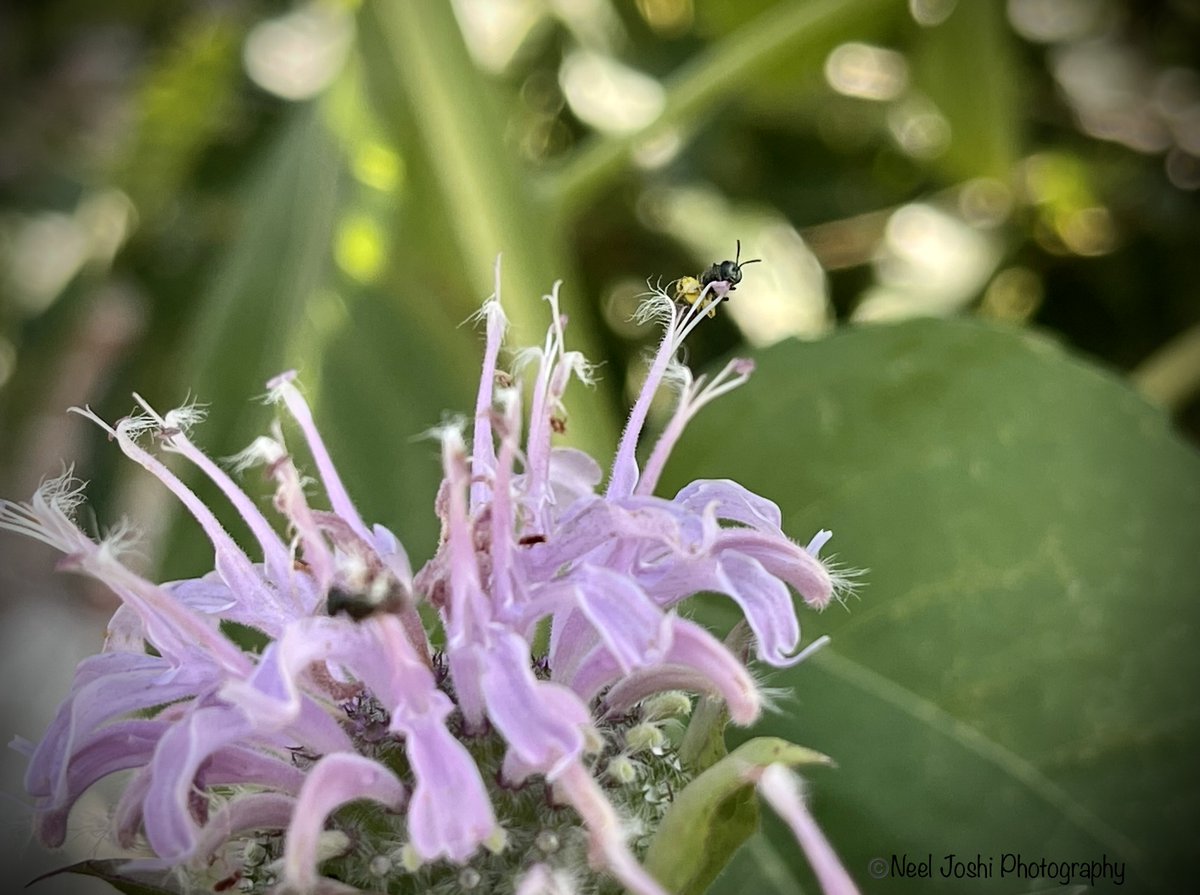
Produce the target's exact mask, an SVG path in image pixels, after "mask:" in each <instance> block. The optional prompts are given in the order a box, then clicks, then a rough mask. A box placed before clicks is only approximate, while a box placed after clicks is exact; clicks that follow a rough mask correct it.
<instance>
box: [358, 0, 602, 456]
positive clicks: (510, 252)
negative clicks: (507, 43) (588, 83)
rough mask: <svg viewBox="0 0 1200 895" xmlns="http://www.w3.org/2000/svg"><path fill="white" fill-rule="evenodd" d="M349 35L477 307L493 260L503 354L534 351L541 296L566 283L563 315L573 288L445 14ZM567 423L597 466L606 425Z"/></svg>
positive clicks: (370, 21) (592, 339)
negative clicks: (423, 181)
mask: <svg viewBox="0 0 1200 895" xmlns="http://www.w3.org/2000/svg"><path fill="white" fill-rule="evenodd" d="M359 31H360V34H361V42H362V53H363V60H364V63H365V68H366V73H367V80H368V82H369V83H370V85H371V87H372V89H373V91H374V93H375V95H377V96H378V97H380V98H381V102H380V108H379V109H378V113H379V115H380V116H381V117H382V118H384V119H388V118H390V119H391V120H390V121H386V122H385V123H386V124H388V125H390V128H389V129H390V130H391V131H392V132H393V133H400V134H403V133H404V131H405V129H406V127H407V128H415V129H416V134H415V137H416V140H415V141H414V140H413V139H412V137H411V135H410V136H409V143H410V144H412V143H414V142H415V143H416V144H418V145H417V147H416V148H417V149H419V150H420V151H422V152H424V154H425V155H426V157H427V161H428V163H429V165H428V167H429V170H430V171H431V172H432V173H433V176H434V178H435V179H436V181H437V186H438V193H439V196H440V198H441V201H442V205H443V207H442V208H441V209H439V210H438V213H439V214H441V215H443V216H444V217H445V219H446V220H447V221H448V222H449V226H450V230H451V234H452V238H453V239H454V240H455V242H456V243H457V245H456V249H457V255H458V259H459V267H460V269H461V270H462V271H465V272H466V279H467V282H468V283H469V286H470V288H471V289H472V291H473V292H474V294H475V296H476V297H477V300H478V301H482V299H483V298H484V297H485V296H487V295H488V294H490V293H491V292H492V291H493V276H494V268H493V265H494V262H495V259H496V255H497V253H500V254H502V255H503V264H502V276H503V287H502V288H503V298H504V307H505V311H506V312H507V314H508V317H509V320H510V332H509V344H512V345H531V344H540V343H541V341H542V338H543V335H544V333H545V331H546V326H547V324H548V322H549V321H548V316H547V314H546V307H547V306H546V304H545V302H543V301H542V298H541V297H542V295H543V294H545V293H547V292H549V291H550V287H551V285H552V284H553V282H554V281H555V280H557V279H563V278H568V277H570V279H569V280H568V282H567V286H566V294H567V295H568V296H570V297H569V299H568V300H566V301H565V302H564V304H565V306H566V307H565V309H572V310H573V309H574V308H575V307H578V300H579V299H578V295H579V293H578V290H579V279H578V278H577V277H571V276H570V271H569V269H568V261H567V256H566V251H565V248H564V244H563V239H562V233H561V231H559V230H557V229H555V228H554V226H553V224H552V222H551V221H550V219H549V217H548V216H547V215H546V214H544V213H543V212H542V209H541V208H539V207H538V206H537V205H536V204H535V200H534V197H533V196H532V195H531V193H530V191H529V190H527V189H525V188H524V184H523V183H522V178H521V174H520V171H519V169H518V167H517V164H516V160H515V159H514V158H513V156H512V153H511V152H510V151H509V149H508V147H507V146H506V145H505V143H504V140H503V125H502V123H501V121H502V119H501V116H500V115H499V113H498V110H497V109H496V108H494V105H493V103H492V101H491V95H490V93H489V89H490V88H489V86H488V85H487V84H486V82H485V81H484V79H483V78H482V76H481V75H480V74H479V72H478V71H477V70H476V69H475V65H474V63H473V62H472V60H471V58H470V56H469V55H468V53H467V49H466V46H465V44H464V43H463V39H462V35H461V33H460V32H459V27H458V22H457V20H456V19H455V18H454V14H453V10H452V8H451V5H450V4H449V3H389V2H382V0H368V2H366V3H364V4H363V7H362V11H361V14H360V18H359ZM572 292H574V295H571V293H572ZM476 306H477V305H476ZM578 322H583V323H585V325H576V326H573V327H572V328H571V334H570V339H571V342H572V346H573V347H574V348H577V349H579V350H581V351H583V352H584V353H585V354H587V355H588V356H589V357H592V358H595V359H599V358H601V357H603V354H602V353H601V352H600V351H599V350H598V345H599V341H598V339H597V337H596V333H595V331H594V330H593V328H591V327H589V326H587V325H586V317H585V319H584V321H578ZM607 409H608V408H607V406H605V407H604V410H607ZM577 420H578V425H577V426H576V425H574V424H573V426H572V440H573V441H574V442H575V443H576V444H578V445H579V446H580V447H583V448H585V449H590V450H592V451H593V452H600V455H601V456H606V455H607V452H609V451H611V446H610V445H611V444H612V442H613V441H614V440H615V432H616V425H615V423H614V421H613V420H612V419H611V416H610V415H609V414H608V413H605V412H596V413H589V414H587V415H580V416H579V417H577Z"/></svg>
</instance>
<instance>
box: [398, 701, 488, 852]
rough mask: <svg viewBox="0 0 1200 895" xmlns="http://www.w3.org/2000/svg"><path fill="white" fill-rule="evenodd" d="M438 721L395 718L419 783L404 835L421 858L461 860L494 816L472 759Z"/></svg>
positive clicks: (478, 841)
mask: <svg viewBox="0 0 1200 895" xmlns="http://www.w3.org/2000/svg"><path fill="white" fill-rule="evenodd" d="M448 703H449V701H448V700H447V706H446V710H447V712H448V711H449V708H450V706H449V704H448ZM442 721H443V719H441V718H430V717H424V718H416V719H411V720H407V721H403V722H401V723H396V721H395V720H393V726H394V727H395V728H396V729H399V730H401V731H403V733H404V735H405V743H404V749H405V754H407V756H408V760H409V763H410V764H411V765H412V768H413V774H414V776H415V777H416V781H417V782H416V787H415V788H414V789H413V794H412V801H411V803H410V804H409V808H408V834H409V836H410V837H411V838H412V845H413V848H415V849H416V851H417V854H418V855H420V856H421V858H422V859H423V860H426V861H433V860H436V859H438V858H443V857H444V858H449V859H450V860H451V861H457V862H459V863H462V862H464V861H466V860H467V858H469V857H470V856H471V855H472V854H474V853H475V851H476V849H478V848H479V846H480V845H481V844H482V843H484V842H486V841H487V840H488V838H489V837H491V836H492V835H493V834H494V833H495V832H496V816H495V814H494V813H493V812H492V804H491V801H490V800H489V799H488V794H487V789H486V788H485V787H484V785H483V780H482V779H481V778H480V776H479V769H478V768H477V767H476V765H475V760H474V759H473V758H472V757H471V753H469V752H468V751H467V749H466V747H465V746H463V744H462V743H460V742H459V741H458V740H456V739H455V738H454V737H453V736H451V735H450V732H449V731H448V730H447V729H446V727H445V725H444V724H443V723H442ZM451 794H452V795H453V797H452V798H447V796H448V795H451Z"/></svg>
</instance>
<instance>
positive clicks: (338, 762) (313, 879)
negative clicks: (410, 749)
mask: <svg viewBox="0 0 1200 895" xmlns="http://www.w3.org/2000/svg"><path fill="white" fill-rule="evenodd" d="M406 796H407V792H406V791H405V788H404V784H403V783H401V782H400V781H399V780H398V779H397V778H396V775H395V774H393V773H392V772H391V771H389V770H388V769H387V768H385V767H384V766H383V765H381V764H380V763H379V762H377V761H372V760H371V759H369V758H366V757H364V756H362V755H354V754H351V753H348V752H339V753H337V754H336V755H326V756H325V757H324V758H322V759H321V760H320V761H318V762H317V763H316V764H315V765H313V767H312V770H310V771H309V772H308V779H307V780H305V781H304V788H303V789H301V791H300V798H299V799H297V800H296V806H295V809H294V810H293V811H292V819H291V823H290V824H288V828H287V835H286V838H285V840H284V857H283V884H284V886H285V887H287V886H291V887H292V888H294V889H295V890H297V891H300V892H309V891H312V889H313V888H314V887H315V886H316V883H317V842H318V840H319V839H320V836H321V831H322V830H324V828H325V818H327V817H328V816H329V815H330V814H331V813H333V812H334V811H335V810H336V809H338V808H340V807H341V806H342V805H345V804H346V803H347V802H353V801H354V800H355V799H371V800H372V801H375V802H379V803H381V804H382V805H384V806H385V807H386V808H388V809H390V810H392V811H399V810H400V809H401V808H402V807H403V805H404V800H405V798H406Z"/></svg>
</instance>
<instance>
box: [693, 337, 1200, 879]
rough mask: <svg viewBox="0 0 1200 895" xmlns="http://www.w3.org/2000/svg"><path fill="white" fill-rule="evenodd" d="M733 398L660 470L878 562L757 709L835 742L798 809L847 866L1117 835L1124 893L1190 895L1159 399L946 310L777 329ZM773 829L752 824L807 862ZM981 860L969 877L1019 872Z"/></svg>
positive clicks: (1184, 579)
mask: <svg viewBox="0 0 1200 895" xmlns="http://www.w3.org/2000/svg"><path fill="white" fill-rule="evenodd" d="M723 400H724V403H723V406H719V407H718V408H716V409H713V410H711V411H708V413H707V415H701V417H700V418H699V420H698V421H697V423H696V426H695V428H694V429H693V430H692V431H691V432H690V433H689V436H688V438H687V439H685V444H684V446H683V450H682V453H681V455H680V456H679V457H677V458H676V462H675V465H674V466H673V469H672V470H671V472H672V475H673V481H674V483H675V484H679V483H680V482H682V481H684V480H685V479H687V478H692V477H694V476H731V477H735V478H737V479H739V480H740V481H742V482H743V483H745V484H746V485H747V486H749V487H750V488H753V489H754V490H756V491H759V492H761V493H764V494H766V495H768V496H770V497H772V498H773V499H775V500H777V501H778V502H779V503H780V504H781V507H782V509H783V511H784V520H785V527H786V528H787V530H788V531H789V532H790V533H792V534H793V535H795V536H796V537H797V538H799V539H802V540H803V539H805V538H807V537H808V536H809V535H810V534H811V533H812V532H813V531H815V530H816V529H818V528H820V527H822V526H828V527H830V528H832V529H833V530H834V532H835V533H836V537H835V539H834V542H833V545H836V550H837V552H838V553H839V555H840V557H841V558H842V559H843V560H844V561H845V562H846V563H847V564H849V565H851V566H858V567H867V568H869V569H870V572H869V575H868V576H867V579H866V580H867V582H868V584H867V587H865V588H864V589H863V590H862V592H861V595H860V596H857V597H853V598H851V599H850V600H849V603H848V605H847V607H846V609H845V610H843V609H842V608H840V607H837V606H834V607H833V608H831V609H830V610H828V611H827V612H826V613H824V614H823V615H821V616H819V617H818V616H814V615H812V614H809V615H807V616H806V619H805V622H806V627H805V639H806V641H807V640H811V639H812V638H814V637H815V636H817V635H818V634H821V633H826V632H828V633H830V634H831V635H832V637H833V645H832V647H830V648H828V649H826V650H825V651H824V652H822V653H819V654H818V655H817V656H816V657H815V658H814V659H813V660H811V661H810V662H808V663H805V664H804V665H801V666H800V667H798V668H796V669H793V670H791V671H788V672H785V673H781V674H778V675H775V676H773V677H772V678H771V679H770V680H769V683H770V684H772V685H782V686H787V687H789V688H794V691H795V693H796V696H795V699H794V700H790V701H788V702H785V703H784V705H783V706H782V709H783V710H782V711H781V712H780V713H778V714H776V715H773V716H771V717H769V718H768V719H767V720H765V721H764V722H762V723H761V724H760V725H758V727H757V728H756V729H755V730H754V731H753V733H754V734H756V735H773V736H781V737H785V738H787V739H790V740H793V741H795V742H798V743H802V744H804V745H807V746H810V747H812V748H814V749H818V750H820V751H821V752H824V753H826V754H828V755H830V756H831V757H833V759H834V760H835V761H837V762H838V765H839V769H838V770H836V771H819V772H816V773H814V774H813V775H812V778H813V784H814V793H815V811H816V814H817V817H818V819H819V820H820V821H821V822H822V823H823V824H824V825H825V827H826V829H827V830H828V832H829V833H830V837H831V839H832V840H833V842H834V843H835V845H836V846H837V848H838V849H839V850H840V852H841V854H842V855H843V857H844V858H845V860H846V863H847V866H848V867H849V869H850V870H851V872H852V873H853V874H855V875H856V876H857V877H858V878H859V879H861V880H864V881H865V882H867V883H868V884H870V885H868V886H867V887H868V888H872V887H874V888H877V889H878V890H879V891H883V890H884V889H885V888H886V891H888V892H910V891H911V892H917V891H921V892H924V891H935V890H940V891H961V890H962V887H963V885H964V883H963V881H961V880H959V881H954V880H951V881H949V882H947V881H945V880H940V879H938V878H934V879H933V880H908V881H903V880H898V879H889V880H887V881H886V882H881V883H874V884H871V881H870V880H869V878H868V876H867V874H866V868H867V863H868V861H869V860H870V859H871V858H874V857H882V858H884V859H885V860H890V856H891V855H892V854H897V855H903V854H904V853H905V852H907V853H908V854H909V855H910V857H915V856H919V857H920V858H924V857H925V856H926V855H928V854H932V855H933V856H934V859H935V864H936V863H937V862H938V861H940V859H941V857H942V856H944V855H946V854H948V853H951V852H955V853H957V854H959V855H960V856H965V857H973V856H975V855H976V854H979V855H982V856H983V857H984V858H987V857H989V856H990V857H993V858H995V860H996V862H997V868H998V862H999V856H1000V855H1001V854H1002V853H1005V852H1020V853H1021V854H1022V855H1023V856H1024V858H1025V859H1026V860H1028V859H1029V858H1035V859H1041V858H1047V859H1060V860H1061V859H1074V860H1100V859H1101V858H1102V856H1104V855H1107V856H1108V857H1109V859H1110V860H1111V859H1113V858H1116V857H1119V859H1121V860H1125V861H1128V862H1130V866H1129V867H1128V869H1127V875H1126V881H1127V882H1128V884H1129V885H1130V886H1131V887H1132V890H1135V891H1153V890H1158V891H1176V890H1179V889H1178V884H1179V883H1181V882H1182V881H1183V880H1184V879H1190V876H1185V875H1184V873H1185V870H1186V869H1187V868H1185V859H1186V856H1187V855H1188V854H1190V849H1191V841H1192V837H1193V835H1194V830H1195V828H1196V822H1197V820H1198V812H1197V807H1196V792H1197V787H1196V784H1197V782H1198V780H1197V778H1198V774H1197V771H1196V769H1195V767H1196V764H1195V756H1196V755H1197V754H1198V752H1200V724H1198V720H1200V719H1198V713H1197V711H1196V698H1195V692H1196V691H1195V686H1196V681H1197V680H1200V651H1197V650H1196V648H1195V638H1196V635H1197V628H1198V627H1200V626H1198V625H1197V621H1198V614H1200V609H1198V607H1197V603H1196V600H1195V595H1196V582H1197V580H1200V537H1198V534H1197V520H1200V460H1198V458H1197V456H1196V454H1195V453H1194V452H1193V451H1192V450H1191V449H1189V448H1188V447H1186V446H1185V445H1184V444H1183V443H1182V442H1181V441H1180V440H1179V439H1177V438H1176V436H1175V435H1174V434H1172V432H1171V431H1170V430H1169V427H1168V423H1167V421H1166V420H1165V418H1164V417H1163V416H1162V415H1161V414H1160V413H1159V412H1157V411H1156V410H1154V409H1152V408H1151V407H1149V406H1148V405H1146V404H1145V403H1144V402H1143V401H1142V400H1141V399H1140V398H1138V397H1137V396H1136V395H1135V394H1134V393H1133V392H1132V391H1130V390H1129V389H1128V388H1127V387H1126V386H1125V385H1124V384H1122V383H1120V382H1118V381H1116V380H1115V379H1114V378H1113V377H1111V376H1109V375H1106V374H1104V373H1101V372H1098V371H1096V370H1095V369H1093V368H1091V367H1089V366H1087V365H1086V364H1083V363H1081V362H1079V361H1078V360H1075V359H1073V358H1071V357H1069V356H1067V355H1065V354H1064V353H1062V352H1061V351H1059V350H1058V349H1057V348H1055V347H1054V346H1052V345H1050V344H1048V343H1047V342H1045V341H1042V340H1040V339H1036V338H1032V337H1029V336H1027V335H1021V334H1019V333H1016V332H1014V331H1008V330H1001V329H995V328H991V327H987V326H983V325H979V324H976V323H967V322H961V321H948V322H947V321H943V322H932V321H917V322H912V323H907V324H903V325H899V326H895V327H879V328H861V329H856V330H851V331H847V332H844V333H842V334H839V335H838V336H836V337H834V338H831V339H828V340H826V341H823V342H819V343H814V344H797V343H791V344H784V345H780V346H778V347H776V348H774V349H772V350H770V351H767V352H766V353H765V354H763V355H762V357H761V358H760V365H759V370H758V372H757V374H756V376H755V379H754V381H752V382H751V383H750V384H749V385H748V386H747V387H746V388H744V389H742V390H741V391H739V392H738V393H737V394H735V395H733V396H731V397H729V398H727V399H723ZM833 545H831V546H833ZM707 611H709V612H710V618H713V619H716V620H718V621H724V622H728V621H730V620H731V619H732V613H731V612H730V611H729V609H728V604H727V603H726V602H725V601H715V600H714V601H713V603H712V604H710V605H709V606H708V607H707ZM767 832H768V834H769V839H763V838H761V837H758V838H755V839H754V840H752V842H753V843H754V844H755V846H756V847H757V848H759V849H762V848H763V847H764V843H766V842H770V843H774V848H775V849H776V850H777V851H778V852H779V854H780V855H781V857H783V859H784V861H785V863H786V864H788V865H790V866H791V867H792V868H793V870H796V869H798V868H801V869H800V870H799V872H800V874H801V875H802V876H803V875H804V874H806V873H807V871H805V870H803V869H802V864H803V862H802V860H801V859H800V857H799V855H798V854H797V853H796V850H795V847H794V846H793V845H791V844H790V842H789V839H788V836H787V834H786V833H785V832H784V831H782V830H781V829H780V828H779V826H778V825H774V826H770V825H769V828H768V831H767ZM768 863H769V862H767V863H764V862H763V861H762V860H752V861H751V860H739V861H738V862H737V864H736V869H737V870H738V874H737V876H736V877H735V876H734V875H733V874H732V873H731V874H727V875H726V876H725V877H723V878H722V880H721V881H718V883H717V887H718V888H717V891H720V892H734V891H767V892H770V891H775V890H774V889H772V888H770V883H769V881H768V880H766V879H765V878H764V879H761V880H755V879H753V878H752V877H749V876H747V874H755V873H757V871H758V868H761V867H767V866H768ZM776 869H778V868H776ZM996 873H997V877H996V878H993V879H992V880H990V881H989V880H972V881H970V884H971V891H973V892H974V891H980V892H985V891H1003V892H1012V891H1020V890H1026V889H1027V888H1028V887H1029V886H1030V885H1032V884H1030V883H1027V882H1026V883H1021V882H1020V881H1014V880H1013V879H1012V878H1011V877H1010V878H1008V879H1006V880H1001V879H999V878H998V873H999V871H998V869H997V871H996ZM1077 881H1078V880H1077ZM760 885H761V888H760ZM1041 885H1045V883H1044V882H1043V883H1042V884H1041ZM1052 885H1053V884H1052ZM939 886H940V889H939ZM1099 888H1100V890H1101V891H1106V890H1107V889H1106V887H1105V886H1103V885H1101V886H1100V887H1099ZM1129 890H1130V889H1126V891H1129Z"/></svg>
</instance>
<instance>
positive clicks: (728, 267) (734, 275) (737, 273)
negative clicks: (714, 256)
mask: <svg viewBox="0 0 1200 895" xmlns="http://www.w3.org/2000/svg"><path fill="white" fill-rule="evenodd" d="M741 258H742V241H741V240H740V239H739V240H738V241H737V255H736V257H735V258H734V259H733V260H732V261H722V262H721V263H720V264H718V263H717V262H715V261H714V262H713V265H712V267H710V268H709V269H708V270H706V271H704V273H702V274H700V288H701V289H703V288H704V287H705V286H707V285H708V284H709V283H719V282H721V281H722V280H724V281H725V282H726V283H728V284H729V289H728V290H727V291H729V292H732V291H733V290H734V289H736V288H737V284H738V283H740V282H741V281H742V268H743V267H745V266H746V265H747V264H757V263H758V262H760V261H762V258H751V259H750V260H749V261H742V260H741Z"/></svg>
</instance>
